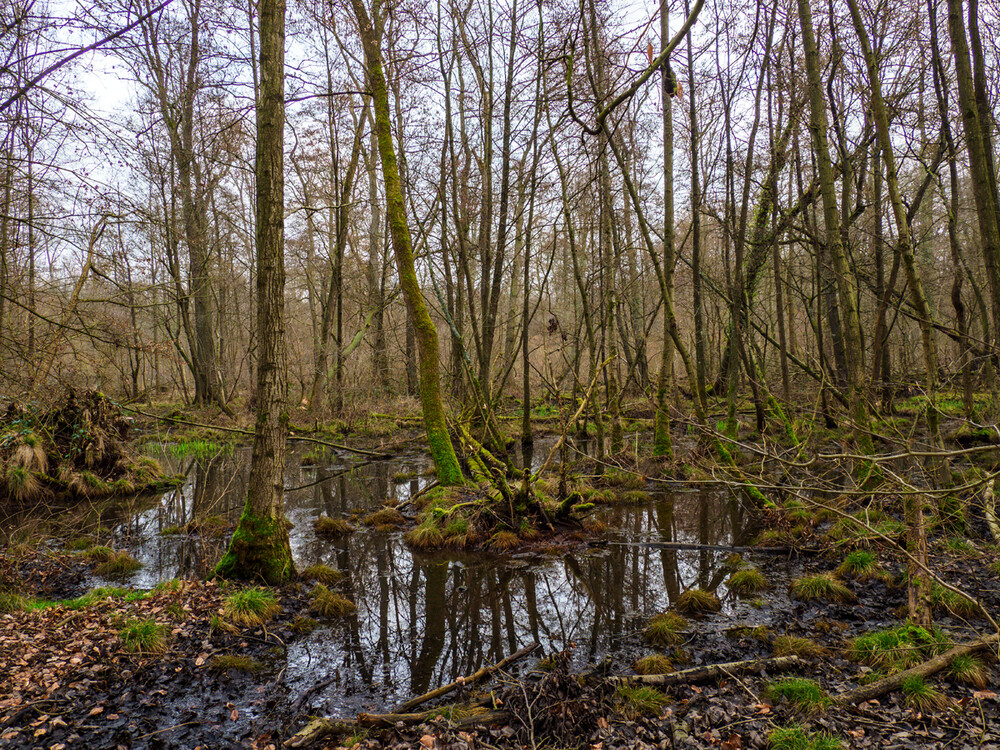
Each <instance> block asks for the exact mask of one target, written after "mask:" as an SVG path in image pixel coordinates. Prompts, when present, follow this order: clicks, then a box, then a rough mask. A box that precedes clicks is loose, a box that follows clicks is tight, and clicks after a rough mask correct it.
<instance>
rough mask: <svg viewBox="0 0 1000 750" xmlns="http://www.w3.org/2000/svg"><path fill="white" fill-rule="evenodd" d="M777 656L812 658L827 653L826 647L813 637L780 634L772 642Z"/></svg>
mask: <svg viewBox="0 0 1000 750" xmlns="http://www.w3.org/2000/svg"><path fill="white" fill-rule="evenodd" d="M771 648H772V649H773V651H774V655H775V656H798V657H800V658H803V659H811V658H816V657H819V656H823V655H824V654H826V649H825V648H823V647H822V646H820V645H819V644H818V643H816V641H814V640H812V639H811V638H802V637H800V636H795V635H779V636H778V637H777V638H775V639H774V643H772V644H771Z"/></svg>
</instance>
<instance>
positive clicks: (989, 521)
mask: <svg viewBox="0 0 1000 750" xmlns="http://www.w3.org/2000/svg"><path fill="white" fill-rule="evenodd" d="M983 515H984V516H986V525H987V526H989V527H990V534H992V535H993V541H994V542H1000V523H998V522H997V499H996V495H995V494H994V493H993V480H992V479H991V480H990V481H989V482H987V483H986V491H985V492H983Z"/></svg>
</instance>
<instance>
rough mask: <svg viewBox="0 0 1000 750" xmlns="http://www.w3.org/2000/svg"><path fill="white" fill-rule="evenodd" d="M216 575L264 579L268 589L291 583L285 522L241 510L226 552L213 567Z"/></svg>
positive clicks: (231, 577) (289, 550) (240, 578)
mask: <svg viewBox="0 0 1000 750" xmlns="http://www.w3.org/2000/svg"><path fill="white" fill-rule="evenodd" d="M215 575H216V576H219V577H220V578H230V579H238V580H261V579H263V581H264V582H265V583H267V584H269V585H271V586H276V585H278V584H281V583H286V582H287V581H289V580H291V579H292V578H293V577H294V576H295V565H294V564H293V563H292V554H291V548H290V546H289V543H288V527H287V526H286V524H285V520H284V519H283V518H277V519H276V518H267V517H265V516H258V515H255V514H253V513H252V512H250V511H249V510H248V509H244V510H243V515H241V516H240V522H239V525H238V526H237V527H236V531H235V532H234V533H233V538H232V541H231V542H230V543H229V551H228V552H226V554H225V555H224V556H223V558H222V559H221V560H220V561H219V564H218V565H216V566H215Z"/></svg>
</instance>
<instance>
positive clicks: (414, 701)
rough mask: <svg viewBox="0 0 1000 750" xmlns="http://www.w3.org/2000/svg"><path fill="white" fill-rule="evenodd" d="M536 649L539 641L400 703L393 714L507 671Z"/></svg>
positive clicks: (404, 711)
mask: <svg viewBox="0 0 1000 750" xmlns="http://www.w3.org/2000/svg"><path fill="white" fill-rule="evenodd" d="M536 648H538V642H537V641H536V642H533V643H529V644H528V645H527V646H525V647H524V648H522V649H520V650H518V651H515V652H514V653H513V654H511V655H510V656H508V657H506V658H504V659H501V660H500V661H498V662H497V663H496V664H494V665H493V666H491V667H482V668H481V669H478V670H476V672H474V673H473V674H471V675H469V676H468V677H459V678H458V679H457V680H455V681H454V682H449V683H448V684H447V685H442V686H441V687H439V688H435V689H434V690H431V691H430V692H429V693H424V694H423V695H418V696H417V697H416V698H410V700H408V701H406V702H404V703H400V704H399V705H398V706H396V707H395V708H394V709H393V713H397V714H405V713H407V712H408V711H412V710H413V709H414V708H416V707H417V706H420V705H422V704H424V703H427V701H432V700H434V699H435V698H440V697H441V696H442V695H447V694H448V693H450V692H452V691H454V690H457V689H458V688H460V687H465V686H468V685H472V684H475V683H477V682H479V681H481V680H485V679H486V678H487V677H489V676H490V675H492V674H494V673H495V672H498V671H500V670H501V669H506V668H507V667H509V666H510V665H511V664H513V663H514V662H516V661H517V660H519V659H523V658H524V657H525V656H527V655H528V654H530V653H531V652H532V651H534V650H535V649H536Z"/></svg>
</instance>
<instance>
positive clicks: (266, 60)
mask: <svg viewBox="0 0 1000 750" xmlns="http://www.w3.org/2000/svg"><path fill="white" fill-rule="evenodd" d="M259 8H260V74H261V77H260V90H259V92H258V95H257V159H256V176H257V213H256V220H257V238H256V239H257V320H258V321H260V324H259V329H260V330H259V348H258V358H257V424H256V426H255V429H254V441H253V457H252V460H251V466H250V482H249V488H248V490H247V500H246V505H245V506H244V508H243V515H242V516H241V517H240V523H239V526H237V528H236V532H235V533H234V534H233V539H232V541H231V542H230V544H229V551H228V552H227V553H226V555H225V556H224V557H223V558H222V560H221V561H220V562H219V564H218V566H217V567H216V572H217V573H218V574H219V575H221V576H223V577H226V578H243V579H250V580H253V579H262V580H264V581H265V582H267V583H269V584H278V583H282V582H284V581H287V580H288V579H289V578H291V577H292V576H293V575H294V574H295V567H294V565H293V564H292V550H291V547H290V546H289V543H288V529H287V527H286V526H285V518H284V509H285V503H284V490H285V439H286V433H287V427H288V413H287V411H286V410H285V401H286V395H287V377H286V375H287V362H286V355H285V312H284V310H285V259H284V243H285V220H284V189H285V184H284V174H283V167H284V149H283V145H284V131H285V96H284V92H285V85H284V80H285V76H284V72H285V0H261V2H260V6H259Z"/></svg>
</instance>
